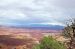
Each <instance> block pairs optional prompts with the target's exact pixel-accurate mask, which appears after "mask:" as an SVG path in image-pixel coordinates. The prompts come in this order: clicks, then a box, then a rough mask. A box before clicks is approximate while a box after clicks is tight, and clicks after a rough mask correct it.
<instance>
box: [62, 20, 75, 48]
mask: <svg viewBox="0 0 75 49" xmlns="http://www.w3.org/2000/svg"><path fill="white" fill-rule="evenodd" d="M63 35H64V37H66V38H68V39H69V41H66V42H65V43H66V45H67V47H68V49H74V48H75V19H73V20H71V21H70V22H68V23H67V27H65V28H64V31H63Z"/></svg>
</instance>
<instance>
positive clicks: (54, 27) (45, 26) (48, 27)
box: [0, 24, 64, 30]
mask: <svg viewBox="0 0 75 49" xmlns="http://www.w3.org/2000/svg"><path fill="white" fill-rule="evenodd" d="M0 27H11V28H23V29H24V28H25V29H45V30H62V29H64V26H60V25H38V24H36V25H27V26H25V25H17V26H5V25H0Z"/></svg>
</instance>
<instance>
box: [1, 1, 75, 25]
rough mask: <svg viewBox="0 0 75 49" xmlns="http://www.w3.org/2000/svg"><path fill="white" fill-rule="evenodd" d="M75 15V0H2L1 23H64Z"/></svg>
mask: <svg viewBox="0 0 75 49" xmlns="http://www.w3.org/2000/svg"><path fill="white" fill-rule="evenodd" d="M67 16H71V17H75V0H0V24H6V25H29V24H52V25H64V24H63V22H65V20H66V19H68V17H67Z"/></svg>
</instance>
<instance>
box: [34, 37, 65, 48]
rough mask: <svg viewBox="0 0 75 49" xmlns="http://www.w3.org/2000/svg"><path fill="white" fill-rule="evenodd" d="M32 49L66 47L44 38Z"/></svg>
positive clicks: (50, 38)
mask: <svg viewBox="0 0 75 49" xmlns="http://www.w3.org/2000/svg"><path fill="white" fill-rule="evenodd" d="M33 49H66V47H65V46H64V44H62V43H60V42H58V41H56V40H55V39H53V38H52V37H44V38H43V39H42V40H41V41H40V44H37V45H36V46H34V47H33Z"/></svg>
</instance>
